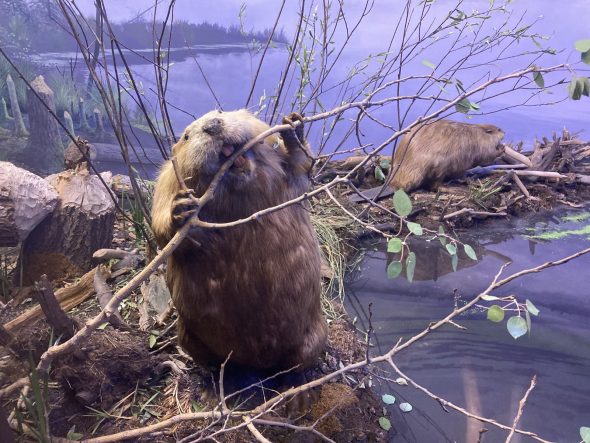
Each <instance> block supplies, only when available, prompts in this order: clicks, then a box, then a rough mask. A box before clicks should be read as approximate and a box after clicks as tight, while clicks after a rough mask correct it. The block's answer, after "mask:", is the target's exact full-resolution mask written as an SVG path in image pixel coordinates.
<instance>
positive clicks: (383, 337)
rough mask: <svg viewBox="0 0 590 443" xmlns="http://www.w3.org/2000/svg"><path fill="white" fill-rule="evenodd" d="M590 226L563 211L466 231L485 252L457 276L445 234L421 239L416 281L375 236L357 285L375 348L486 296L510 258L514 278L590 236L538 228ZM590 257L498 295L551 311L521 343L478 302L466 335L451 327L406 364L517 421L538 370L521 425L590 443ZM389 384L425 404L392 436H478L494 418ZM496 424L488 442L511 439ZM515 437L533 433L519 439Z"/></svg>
mask: <svg viewBox="0 0 590 443" xmlns="http://www.w3.org/2000/svg"><path fill="white" fill-rule="evenodd" d="M587 224H588V221H587V220H583V221H575V220H564V219H563V218H562V215H561V214H560V215H559V216H556V215H553V216H547V215H545V216H537V217H535V218H530V219H527V220H521V221H513V222H496V223H494V224H493V225H489V226H488V227H485V228H481V229H478V230H477V232H471V233H463V234H462V235H461V238H462V239H463V241H465V242H467V243H469V244H471V245H472V246H474V248H475V249H476V251H477V252H478V256H479V257H480V260H479V261H478V262H472V261H470V260H469V259H468V258H463V259H461V260H460V262H459V270H458V272H456V273H453V272H450V259H449V257H448V254H447V255H446V257H445V253H444V251H443V250H442V247H441V246H440V244H439V243H438V241H436V240H435V241H432V242H414V243H413V244H412V245H411V248H412V250H413V251H414V252H415V253H416V255H417V257H418V259H417V267H416V274H415V281H414V283H408V282H407V280H405V279H403V278H398V279H396V280H388V279H387V278H386V273H385V269H386V266H387V263H388V260H391V259H392V257H388V256H387V253H386V252H385V251H386V245H385V244H384V243H379V244H377V245H375V244H369V245H367V252H366V255H365V258H364V260H363V262H362V264H361V267H360V270H359V271H358V272H357V276H356V279H355V280H354V282H352V283H351V284H350V286H349V288H348V295H349V298H348V301H349V312H350V313H351V315H352V316H356V317H357V318H358V323H357V325H358V327H359V328H360V329H363V330H364V329H366V328H367V326H368V321H367V319H368V305H369V303H371V304H372V307H371V311H372V319H373V320H372V323H373V327H374V329H375V337H374V340H373V343H374V344H375V348H374V350H373V352H374V353H375V354H376V353H380V352H385V351H386V350H387V349H389V348H390V347H391V346H392V345H393V344H395V343H396V342H397V340H398V339H399V338H400V337H405V338H409V337H411V336H413V335H414V334H416V333H418V332H419V331H421V330H423V329H424V328H425V327H426V326H427V325H428V324H429V323H430V322H432V321H435V320H438V319H441V318H443V317H444V316H445V315H447V314H448V313H449V312H451V311H452V309H453V308H454V306H455V304H456V303H459V304H460V303H462V300H467V299H470V298H471V297H472V296H473V295H475V294H477V293H479V292H481V291H482V290H483V289H485V287H486V286H487V285H488V284H489V282H490V281H491V279H492V278H493V276H494V275H495V273H496V272H497V271H498V269H499V268H500V266H501V265H502V264H504V263H506V262H507V261H511V262H512V265H510V266H509V267H508V269H507V270H506V271H505V272H506V275H508V274H511V273H513V272H517V271H519V270H521V269H526V268H530V267H533V266H536V265H539V264H541V263H543V262H545V261H548V260H553V259H557V258H561V257H564V256H567V255H569V254H571V253H573V252H576V251H577V250H579V249H582V248H584V247H587V246H588V245H589V244H590V241H588V239H587V238H586V237H584V236H573V237H568V238H565V239H562V240H559V241H554V242H551V243H549V242H539V241H537V240H534V239H530V238H528V237H526V235H530V234H534V233H539V232H546V231H552V230H555V229H560V230H573V229H575V228H576V226H577V227H578V228H580V227H581V226H584V225H587ZM533 230H534V231H533ZM589 265H590V257H582V258H580V259H578V260H576V261H573V262H570V263H567V264H565V265H563V266H561V267H559V268H552V269H547V270H546V271H544V272H542V273H539V274H533V275H530V276H528V277H525V278H523V279H517V280H515V281H514V282H512V283H510V284H508V285H506V286H505V287H503V288H501V289H500V290H498V291H497V292H496V293H495V294H496V295H510V294H514V295H516V296H517V297H518V298H519V300H521V301H523V302H524V300H525V299H527V298H529V299H530V300H532V301H533V302H534V303H535V305H536V306H537V307H539V309H540V310H541V313H540V316H539V317H538V318H535V319H533V324H532V328H531V329H532V333H531V334H530V335H527V336H525V337H522V338H520V339H519V340H514V339H513V338H512V337H511V336H510V335H509V334H508V332H507V331H506V327H505V323H503V324H494V323H491V322H489V321H487V320H486V318H485V313H484V312H483V311H482V310H481V309H474V310H473V311H471V312H469V313H467V314H466V315H463V316H461V317H460V318H458V319H457V322H458V323H459V324H461V325H462V326H464V327H466V328H467V329H466V330H465V331H461V330H459V329H457V328H454V327H451V326H445V327H443V328H442V329H441V330H439V331H437V332H435V333H433V334H431V335H430V336H428V337H427V338H426V339H424V340H422V341H421V342H419V343H417V344H416V345H415V346H413V347H412V348H411V349H410V350H408V351H404V352H403V353H401V354H400V355H399V357H398V358H397V360H396V363H397V364H398V365H399V367H400V369H401V370H402V371H404V372H406V373H407V374H408V375H409V376H410V377H412V378H413V379H414V380H415V381H416V382H417V383H420V384H422V385H424V386H426V387H428V388H429V389H430V390H431V391H432V392H434V393H435V394H437V395H440V396H442V397H443V398H445V399H447V400H450V401H452V402H454V403H455V404H458V405H460V406H464V407H466V408H467V409H468V410H470V411H471V412H473V413H475V414H478V415H483V416H485V417H489V418H493V419H496V420H498V421H500V422H502V423H505V424H508V425H510V424H511V423H512V420H513V418H514V415H515V414H516V409H517V405H518V401H519V400H520V398H521V397H522V395H523V394H524V392H525V390H526V389H527V387H528V385H529V383H530V379H531V377H532V376H533V375H534V374H537V377H538V385H537V387H536V388H535V390H534V391H533V393H532V394H531V395H530V397H529V400H528V403H527V406H526V408H525V411H524V414H523V417H522V419H521V422H520V427H521V428H522V429H526V430H530V431H535V432H537V433H539V435H540V436H541V437H543V438H546V439H549V440H552V441H558V442H572V441H579V434H578V432H579V431H578V430H579V427H580V426H583V425H587V423H588V419H589V417H588V416H587V411H589V410H590V335H589V329H590V328H589V326H588V325H589V322H588V318H589V316H590V289H589V286H588V281H589V279H588V269H589ZM419 269H420V271H419ZM418 271H419V272H420V273H418ZM380 389H381V390H382V391H383V392H388V393H392V394H393V395H395V396H396V397H397V399H398V402H400V401H408V402H410V403H411V404H412V405H413V406H414V411H413V412H411V413H409V414H403V413H401V412H400V411H399V408H398V407H396V406H394V407H392V408H391V411H392V414H393V420H392V422H393V423H394V424H395V425H396V427H397V435H396V436H395V437H394V438H393V440H392V441H394V442H425V441H428V442H438V441H441V442H446V441H459V442H476V441H478V438H479V431H480V430H481V429H482V427H483V425H482V423H480V422H478V421H475V420H466V419H464V418H463V417H462V416H460V415H459V414H458V413H454V412H452V413H447V412H445V411H444V410H443V409H442V408H441V407H440V405H438V404H437V403H436V402H434V401H433V400H431V399H429V398H428V397H426V396H425V395H424V394H421V393H419V392H417V391H416V390H414V389H411V388H409V387H400V386H398V385H396V384H393V383H387V382H382V383H381V387H380ZM485 427H486V428H488V429H490V431H489V432H487V433H486V434H485V436H484V437H483V439H482V441H484V442H495V441H504V439H505V437H506V434H505V433H503V432H499V431H496V430H494V429H493V428H492V427H491V426H489V425H487V426H485ZM513 441H515V442H518V441H528V440H526V439H524V438H522V439H521V438H520V437H516V438H515V439H513Z"/></svg>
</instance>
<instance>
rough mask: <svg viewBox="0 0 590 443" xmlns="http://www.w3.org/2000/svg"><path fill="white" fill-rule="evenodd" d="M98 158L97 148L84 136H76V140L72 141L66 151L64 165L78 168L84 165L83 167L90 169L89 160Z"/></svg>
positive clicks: (68, 167)
mask: <svg viewBox="0 0 590 443" xmlns="http://www.w3.org/2000/svg"><path fill="white" fill-rule="evenodd" d="M95 158H96V149H94V146H93V145H91V144H90V143H88V140H84V139H83V138H82V137H76V142H75V143H74V142H70V144H69V145H68V147H67V148H66V150H65V152H64V165H65V167H66V169H76V168H78V167H80V166H82V169H85V170H89V169H88V164H87V160H93V159H95Z"/></svg>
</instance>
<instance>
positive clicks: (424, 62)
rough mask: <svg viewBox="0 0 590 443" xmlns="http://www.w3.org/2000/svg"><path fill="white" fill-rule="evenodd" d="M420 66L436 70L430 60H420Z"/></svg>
mask: <svg viewBox="0 0 590 443" xmlns="http://www.w3.org/2000/svg"><path fill="white" fill-rule="evenodd" d="M422 64H423V65H424V66H426V67H427V68H430V69H435V68H436V66H435V64H434V63H432V62H431V61H430V60H422Z"/></svg>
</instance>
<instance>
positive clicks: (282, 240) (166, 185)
mask: <svg viewBox="0 0 590 443" xmlns="http://www.w3.org/2000/svg"><path fill="white" fill-rule="evenodd" d="M299 118H301V117H300V116H299V115H297V114H292V115H291V116H289V117H286V118H285V122H289V121H291V120H290V119H299ZM266 129H268V125H266V124H265V123H264V122H262V121H260V120H259V119H257V118H256V117H255V116H254V115H252V114H251V113H249V112H248V111H246V110H239V111H233V112H221V111H212V112H209V113H208V114H205V115H204V116H203V117H201V118H199V119H198V120H196V121H195V122H193V123H191V124H190V125H189V126H188V127H187V128H186V130H185V132H184V133H183V135H182V137H181V139H180V141H179V142H178V143H177V144H176V145H175V146H174V148H173V153H174V155H175V156H176V158H177V161H178V165H179V169H180V170H181V171H180V173H181V175H182V176H183V177H188V178H187V180H186V183H187V186H188V187H189V188H192V189H194V191H195V193H196V195H198V196H200V195H202V194H203V193H204V192H205V190H206V189H207V187H208V186H209V183H210V182H211V179H212V177H213V175H214V174H215V172H216V171H217V170H218V169H219V167H220V166H221V164H223V163H224V162H225V161H226V160H227V157H228V156H229V155H231V152H233V150H234V149H237V148H239V147H241V146H243V145H244V144H245V143H246V142H248V141H249V140H250V139H252V138H253V137H255V136H256V135H258V134H260V133H262V132H263V131H265V130H266ZM281 137H282V139H281V138H279V137H277V136H276V135H273V136H270V137H268V138H267V139H266V140H265V141H264V142H261V143H259V144H257V145H255V146H254V147H253V148H252V149H250V150H249V151H248V152H247V153H246V154H244V155H243V156H242V157H238V158H237V159H236V161H235V162H234V164H233V166H232V167H231V168H230V169H229V170H228V171H227V172H226V174H225V176H224V177H223V179H222V181H221V182H220V184H219V186H218V188H217V190H216V193H215V196H214V198H213V200H211V201H210V202H209V203H207V204H206V205H205V206H204V207H203V208H202V210H201V212H200V218H201V219H202V220H205V221H209V222H231V221H234V220H237V219H240V218H244V217H247V216H249V215H251V214H252V213H254V212H256V211H259V210H262V209H265V208H268V207H272V206H276V205H278V204H280V203H283V202H285V201H287V200H290V199H292V198H294V197H296V196H299V195H301V194H302V193H304V192H306V191H307V190H308V188H309V171H310V169H311V167H312V158H311V155H310V152H309V147H308V145H307V142H305V141H304V137H303V125H299V126H298V128H297V130H296V131H295V130H289V131H285V132H283V133H282V134H281ZM191 209H194V208H191V204H190V200H188V199H187V198H186V193H183V192H182V191H181V190H180V187H179V184H178V182H177V179H176V176H175V174H174V170H173V167H172V164H171V163H170V162H167V163H166V164H165V165H164V166H163V169H162V171H161V173H160V176H159V178H158V180H157V183H156V190H155V195H154V204H153V209H152V217H153V223H152V228H153V231H154V233H155V235H156V239H157V241H158V244H159V245H160V246H161V247H162V246H164V245H165V244H166V243H167V242H168V241H169V240H170V238H171V237H172V236H173V235H174V233H175V232H176V230H177V229H178V228H179V227H180V226H181V225H182V224H183V223H184V221H186V219H187V217H188V216H190V210H191ZM191 236H192V238H193V239H195V240H196V241H198V242H199V243H200V244H201V245H202V247H197V246H196V245H195V243H194V242H191V241H189V240H185V242H184V243H183V244H182V245H180V247H179V248H178V249H177V250H176V251H175V252H174V254H173V255H172V256H171V258H170V259H169V261H168V267H167V282H168V286H169V288H170V290H171V293H172V298H173V301H174V304H175V307H176V309H177V311H178V316H179V318H178V338H179V341H180V344H181V345H182V346H183V348H184V349H185V350H186V351H187V352H188V353H189V354H190V355H191V357H192V358H193V359H194V360H195V361H196V362H198V363H200V364H203V365H219V363H221V362H223V361H224V360H225V359H226V358H227V356H228V355H229V353H230V352H231V353H232V354H231V359H230V361H231V362H234V363H239V364H241V365H245V366H249V367H254V368H269V369H275V368H290V367H293V366H296V365H300V367H306V366H309V365H312V364H313V363H315V360H316V359H317V357H318V356H319V354H320V352H321V351H322V349H323V348H324V345H325V342H326V334H327V327H326V322H325V320H324V318H323V316H322V313H321V306H320V289H321V288H320V278H321V277H320V267H321V265H320V252H319V244H318V240H317V237H316V234H315V232H314V230H313V228H312V225H311V221H310V218H309V214H308V211H307V208H306V206H305V205H303V204H296V205H292V206H289V207H287V208H285V209H281V210H280V211H276V212H273V213H271V214H268V215H265V216H262V217H260V218H259V219H257V220H255V221H251V222H248V223H244V224H240V225H238V226H235V227H229V228H224V229H214V230H211V229H208V230H207V229H193V230H192V231H191Z"/></svg>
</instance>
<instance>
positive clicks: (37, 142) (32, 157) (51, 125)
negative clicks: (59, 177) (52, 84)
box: [23, 75, 64, 173]
mask: <svg viewBox="0 0 590 443" xmlns="http://www.w3.org/2000/svg"><path fill="white" fill-rule="evenodd" d="M31 87H32V89H29V90H27V106H28V108H27V109H28V112H29V129H30V132H31V135H30V137H29V142H28V143H27V146H26V148H25V150H24V152H23V155H24V161H25V162H26V163H27V165H29V166H30V167H31V168H34V169H35V170H38V171H40V172H44V173H47V172H49V173H51V172H57V171H60V170H61V162H62V158H63V152H64V148H63V144H62V142H61V136H60V133H59V129H58V125H57V121H56V119H55V115H56V114H55V102H54V98H53V91H52V90H51V89H50V88H49V86H47V84H46V83H45V80H44V79H43V76H41V75H40V76H38V77H37V78H36V79H35V80H33V81H32V82H31ZM47 108H49V109H51V112H49V110H48V109H47ZM52 113H53V114H52Z"/></svg>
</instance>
